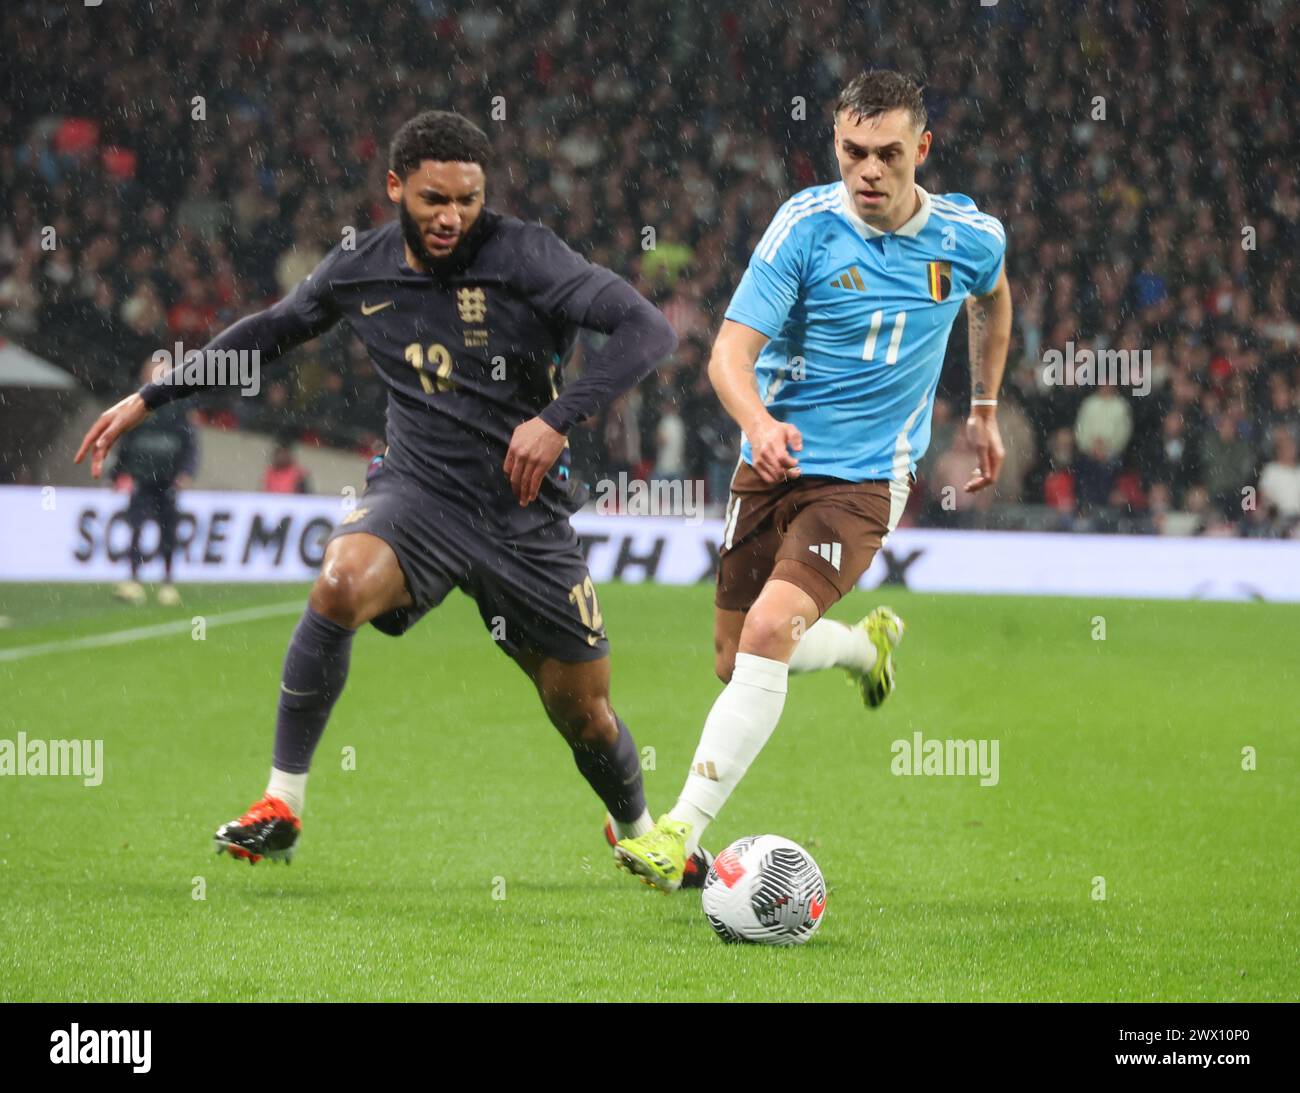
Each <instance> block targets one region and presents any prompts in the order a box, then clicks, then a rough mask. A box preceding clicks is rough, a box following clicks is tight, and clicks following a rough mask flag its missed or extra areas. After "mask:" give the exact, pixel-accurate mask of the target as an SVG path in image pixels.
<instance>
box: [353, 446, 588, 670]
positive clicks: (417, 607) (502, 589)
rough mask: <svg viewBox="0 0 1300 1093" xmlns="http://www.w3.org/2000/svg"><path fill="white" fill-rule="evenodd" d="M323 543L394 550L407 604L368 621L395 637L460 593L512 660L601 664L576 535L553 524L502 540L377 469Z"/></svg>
mask: <svg viewBox="0 0 1300 1093" xmlns="http://www.w3.org/2000/svg"><path fill="white" fill-rule="evenodd" d="M368 478H369V481H368V483H367V485H366V490H365V493H363V494H362V496H361V499H360V501H358V503H357V507H356V508H355V509H353V510H352V511H351V512H349V513H348V514H347V515H346V516H345V517H344V518H343V520H342V521H341V522H340V523H339V526H338V527H336V528H335V529H334V533H333V534H332V535H331V536H330V538H331V539H335V538H337V537H339V536H341V535H350V534H352V533H354V532H358V531H364V532H368V533H369V534H371V535H375V536H378V537H379V538H380V539H382V540H384V542H386V543H387V544H388V545H389V546H390V547H392V548H393V553H394V554H396V555H397V562H398V564H399V565H400V566H401V567H402V573H403V575H404V576H405V577H406V588H407V591H409V592H410V594H411V599H412V600H413V601H414V602H413V603H412V604H411V605H410V606H409V607H399V608H397V609H396V610H394V611H390V612H387V613H386V614H383V615H380V616H378V617H376V618H375V619H372V620H371V625H372V626H374V627H375V628H376V629H378V630H380V631H382V632H383V633H385V634H390V635H393V636H394V637H396V636H397V635H399V634H403V633H405V632H406V631H407V630H409V629H410V628H411V627H412V626H414V625H415V624H416V623H417V622H419V621H420V619H421V618H423V617H424V615H425V614H426V613H427V612H429V611H431V610H432V609H433V608H435V607H437V606H438V604H440V603H442V601H443V600H444V599H446V597H447V594H448V593H449V592H450V591H451V590H452V589H453V588H459V589H460V590H461V591H462V592H464V593H465V594H466V595H467V596H469V597H470V598H471V599H473V600H474V602H475V603H477V604H478V612H479V615H480V616H481V617H482V619H483V622H484V624H485V625H486V626H487V628H488V630H489V632H490V633H491V635H492V637H493V639H494V640H495V641H496V642H497V644H499V645H500V646H501V648H502V649H504V650H505V651H506V652H507V653H508V654H509V655H510V656H512V657H513V656H518V655H520V654H521V653H540V654H541V655H543V656H547V657H553V658H555V659H556V660H562V661H569V662H574V661H589V660H600V659H601V658H603V657H606V656H608V655H609V642H608V640H607V639H606V637H605V627H604V623H603V620H602V618H601V614H600V605H599V604H598V602H597V600H596V589H595V587H594V586H593V584H592V582H591V575H590V574H589V573H588V572H587V563H586V560H585V559H584V558H583V555H582V546H581V544H580V542H579V540H578V534H577V532H575V531H574V530H573V527H572V525H571V524H570V523H569V521H568V520H556V521H553V522H551V523H549V524H545V525H543V526H542V527H539V528H537V529H535V530H534V531H530V532H528V533H526V534H524V535H522V536H519V537H516V538H510V537H507V536H506V535H504V534H503V533H502V532H500V531H496V530H493V529H492V528H491V527H490V526H489V525H487V524H485V523H484V522H483V521H482V520H481V519H476V518H475V517H476V515H477V514H474V515H471V513H470V512H468V511H467V510H466V509H465V507H464V506H463V505H460V504H456V503H455V502H452V501H449V500H447V499H446V498H443V497H440V496H438V495H437V494H434V493H432V492H430V491H429V490H427V489H425V488H424V487H423V486H421V485H420V483H419V482H417V481H415V480H414V479H411V478H408V477H405V476H403V475H400V474H398V473H397V472H395V471H394V470H392V469H391V468H386V467H384V466H383V464H382V462H381V461H380V460H376V461H375V466H374V468H373V469H372V472H371V474H370V475H369V476H368Z"/></svg>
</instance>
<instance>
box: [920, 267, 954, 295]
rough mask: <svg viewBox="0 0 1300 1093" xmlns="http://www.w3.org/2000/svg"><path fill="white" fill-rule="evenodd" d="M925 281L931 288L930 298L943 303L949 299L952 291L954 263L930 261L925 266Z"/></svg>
mask: <svg viewBox="0 0 1300 1093" xmlns="http://www.w3.org/2000/svg"><path fill="white" fill-rule="evenodd" d="M925 283H926V287H927V288H928V289H929V290H930V299H932V300H933V301H934V302H935V303H936V304H941V303H943V302H944V300H946V299H948V293H950V292H951V291H952V263H951V262H929V263H927V264H926V267H925Z"/></svg>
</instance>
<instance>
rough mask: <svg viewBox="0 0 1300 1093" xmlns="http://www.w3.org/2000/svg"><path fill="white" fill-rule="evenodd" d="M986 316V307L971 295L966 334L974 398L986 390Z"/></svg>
mask: <svg viewBox="0 0 1300 1093" xmlns="http://www.w3.org/2000/svg"><path fill="white" fill-rule="evenodd" d="M988 318H989V315H988V309H987V308H986V307H985V306H984V304H983V303H982V302H981V301H979V300H978V299H976V298H975V297H974V296H972V297H971V298H970V301H969V306H968V307H967V308H966V323H967V326H966V336H967V341H968V342H969V343H970V379H971V394H972V395H973V396H974V397H975V398H983V397H984V395H985V392H986V391H987V390H988V388H987V387H986V386H985V384H984V342H985V335H986V334H987V333H988Z"/></svg>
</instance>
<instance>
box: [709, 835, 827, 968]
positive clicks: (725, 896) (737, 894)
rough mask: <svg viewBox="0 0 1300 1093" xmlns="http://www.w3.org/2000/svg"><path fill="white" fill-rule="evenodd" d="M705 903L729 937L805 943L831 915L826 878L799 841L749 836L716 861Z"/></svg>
mask: <svg viewBox="0 0 1300 1093" xmlns="http://www.w3.org/2000/svg"><path fill="white" fill-rule="evenodd" d="M702 902H703V906H704V915H705V917H706V918H707V919H708V920H709V925H710V926H712V927H713V930H714V933H716V934H717V935H718V936H719V937H720V938H722V940H723V941H740V942H751V943H753V944H757V945H802V944H803V943H804V942H805V941H807V940H808V939H809V938H810V937H812V936H813V934H815V933H816V932H817V927H818V926H820V925H821V923H822V919H823V918H824V917H825V913H826V881H825V879H824V878H823V877H822V871H821V870H820V869H818V868H817V863H816V862H815V861H813V858H812V855H811V854H809V853H808V851H806V850H805V849H804V848H803V847H802V846H800V845H799V844H798V843H796V842H792V841H791V840H789V839H785V838H782V837H781V836H780V835H749V836H746V837H745V838H743V839H737V840H736V841H735V842H734V843H732V844H731V845H730V846H729V847H727V849H726V850H724V851H723V852H722V853H721V854H719V855H718V856H717V857H716V858H715V859H714V860H713V865H712V866H711V867H710V868H709V874H708V876H707V877H706V878H705V880H704V893H703V896H702Z"/></svg>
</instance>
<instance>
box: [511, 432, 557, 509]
mask: <svg viewBox="0 0 1300 1093" xmlns="http://www.w3.org/2000/svg"><path fill="white" fill-rule="evenodd" d="M562 451H564V434H563V433H561V432H558V431H557V430H555V429H552V428H551V427H550V426H549V425H547V424H546V422H544V421H543V420H542V419H541V418H539V417H535V418H532V419H530V420H529V421H525V422H524V423H523V424H522V425H520V426H519V427H518V428H516V429H515V431H514V433H513V434H512V435H511V437H510V448H509V450H508V451H507V452H506V461H505V464H504V466H505V472H506V476H507V477H508V478H509V479H510V488H511V489H512V490H514V492H515V496H516V497H517V498H519V504H520V505H527V504H530V503H532V502H533V501H536V500H537V494H538V491H539V490H541V488H542V479H544V478H545V477H546V472H547V471H549V470H550V469H551V468H552V467H553V466H555V461H556V460H557V459H559V458H560V453H561V452H562Z"/></svg>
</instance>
